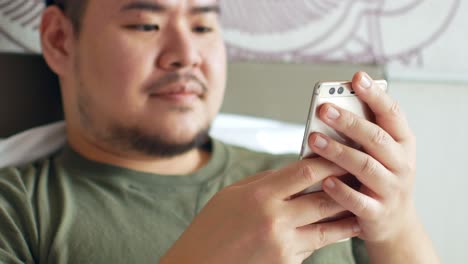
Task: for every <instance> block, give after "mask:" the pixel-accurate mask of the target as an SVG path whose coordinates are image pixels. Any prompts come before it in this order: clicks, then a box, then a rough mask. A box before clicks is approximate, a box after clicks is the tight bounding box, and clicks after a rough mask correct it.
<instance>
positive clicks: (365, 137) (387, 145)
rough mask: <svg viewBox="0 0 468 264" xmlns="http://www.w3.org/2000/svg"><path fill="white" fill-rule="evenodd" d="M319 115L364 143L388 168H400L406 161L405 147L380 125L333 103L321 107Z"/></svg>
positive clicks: (355, 139) (342, 131) (365, 148)
mask: <svg viewBox="0 0 468 264" xmlns="http://www.w3.org/2000/svg"><path fill="white" fill-rule="evenodd" d="M319 115H320V118H321V119H322V120H323V122H325V123H326V124H327V125H329V126H330V127H332V128H334V129H336V130H337V131H340V132H341V133H343V134H344V135H346V136H347V137H349V138H351V139H352V140H353V141H355V142H357V143H358V144H360V145H362V147H363V149H364V150H365V151H366V152H367V153H369V154H370V155H371V156H373V157H374V158H375V159H377V160H378V161H380V162H381V163H383V164H384V165H385V166H386V167H387V168H390V169H398V168H399V167H400V166H399V164H401V163H402V162H404V161H402V160H401V159H402V157H405V155H404V153H403V151H404V150H403V147H402V146H401V145H400V144H399V143H397V142H396V141H395V140H394V139H393V138H392V136H391V135H390V134H388V133H387V132H386V131H385V130H383V129H382V128H380V127H379V126H378V125H376V124H374V123H371V122H369V121H367V120H365V119H364V118H361V117H359V116H357V115H355V114H353V113H351V112H349V111H346V110H344V109H341V108H339V107H337V106H335V105H332V104H325V105H324V106H323V107H321V108H320V111H319Z"/></svg>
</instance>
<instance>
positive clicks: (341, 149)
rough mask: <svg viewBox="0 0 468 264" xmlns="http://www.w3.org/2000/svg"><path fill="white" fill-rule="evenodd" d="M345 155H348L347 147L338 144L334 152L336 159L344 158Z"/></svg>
mask: <svg viewBox="0 0 468 264" xmlns="http://www.w3.org/2000/svg"><path fill="white" fill-rule="evenodd" d="M345 155H346V152H345V148H344V147H343V146H341V145H336V147H335V153H334V158H335V160H344V159H345Z"/></svg>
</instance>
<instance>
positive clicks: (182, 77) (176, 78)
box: [146, 72, 208, 94]
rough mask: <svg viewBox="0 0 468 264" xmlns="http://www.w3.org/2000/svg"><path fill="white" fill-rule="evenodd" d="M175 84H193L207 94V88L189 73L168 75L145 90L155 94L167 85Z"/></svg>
mask: <svg viewBox="0 0 468 264" xmlns="http://www.w3.org/2000/svg"><path fill="white" fill-rule="evenodd" d="M177 82H194V83H196V84H197V85H199V86H200V87H201V88H202V91H203V94H205V93H207V92H208V87H207V86H206V84H205V83H203V82H202V81H201V80H200V79H199V78H198V77H197V76H195V75H193V74H190V73H184V74H182V73H177V72H173V73H169V74H167V75H165V76H163V77H161V78H160V79H159V80H157V81H155V82H154V83H152V84H150V85H149V86H148V88H147V89H146V91H147V92H157V91H158V90H159V89H162V88H164V87H166V86H168V85H171V84H173V83H177Z"/></svg>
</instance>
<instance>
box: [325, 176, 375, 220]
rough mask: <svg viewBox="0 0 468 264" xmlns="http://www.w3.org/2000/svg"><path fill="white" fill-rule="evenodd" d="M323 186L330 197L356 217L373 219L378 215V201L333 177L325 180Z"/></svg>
mask: <svg viewBox="0 0 468 264" xmlns="http://www.w3.org/2000/svg"><path fill="white" fill-rule="evenodd" d="M323 188H324V190H325V192H326V193H327V194H328V195H330V197H332V198H333V199H334V200H335V201H337V202H338V203H339V204H341V205H342V206H343V207H344V208H346V209H347V210H349V211H350V212H352V213H353V214H355V215H356V216H358V217H361V218H363V219H374V218H375V217H376V216H377V215H379V214H378V211H379V208H380V207H381V206H380V202H379V201H377V200H375V199H373V198H372V197H369V196H367V195H365V194H363V193H361V192H359V191H356V190H354V189H352V188H351V187H349V186H347V185H346V184H344V183H342V182H340V181H339V180H338V179H336V178H334V177H330V178H328V179H327V180H325V181H324V183H323Z"/></svg>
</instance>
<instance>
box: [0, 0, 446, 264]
mask: <svg viewBox="0 0 468 264" xmlns="http://www.w3.org/2000/svg"><path fill="white" fill-rule="evenodd" d="M218 13H219V7H218V4H217V1H216V0H140V1H136V0H99V1H97V0H87V1H72V0H62V1H55V2H54V3H51V5H50V6H49V7H48V8H47V9H46V10H45V12H44V14H43V20H42V25H41V43H42V47H43V55H44V57H45V59H46V61H47V63H48V64H49V66H50V67H51V68H52V70H53V71H54V72H55V73H57V75H58V76H59V78H60V83H61V89H62V94H63V102H64V110H65V119H66V124H67V139H68V144H67V146H66V147H64V148H63V149H62V150H61V151H59V152H58V153H56V154H54V155H52V156H51V157H48V158H45V159H44V160H41V161H38V162H36V163H34V164H30V165H28V166H24V167H20V168H8V169H5V170H3V171H1V172H0V190H1V191H0V209H1V210H0V222H1V225H0V261H2V262H4V263H157V262H158V261H159V262H160V263H163V264H165V263H301V262H303V261H304V263H356V262H357V263H365V262H367V261H368V260H370V262H372V263H425V264H426V263H438V260H437V257H436V254H435V253H434V250H433V248H432V245H431V243H430V240H429V238H428V237H427V235H426V233H425V232H424V230H423V228H422V225H421V223H420V221H419V220H418V219H417V216H416V212H415V209H414V205H413V200H412V194H411V193H412V183H413V178H414V174H415V172H414V170H415V168H414V166H415V165H414V164H415V140H414V138H413V136H412V133H411V131H410V130H409V128H408V126H407V124H406V121H405V119H404V117H403V115H402V113H401V112H400V111H399V110H398V107H397V104H396V103H395V102H394V101H393V100H392V99H391V98H390V97H388V96H387V95H385V94H383V93H382V92H379V89H374V86H373V82H372V80H371V79H370V78H369V76H368V75H367V74H365V73H358V74H356V75H355V76H354V79H353V87H354V89H355V91H356V93H357V95H358V96H359V97H361V98H362V99H363V100H364V101H365V102H367V103H368V104H369V106H370V107H371V109H372V110H373V111H374V112H375V114H376V117H377V125H374V124H371V123H369V122H366V121H364V120H361V119H359V118H356V117H355V116H353V115H352V114H350V113H349V112H346V111H344V110H342V109H339V108H338V107H336V106H332V105H326V106H324V107H322V108H321V112H320V116H321V118H322V119H323V120H324V122H326V123H327V124H328V125H330V126H331V127H333V128H335V129H337V130H339V131H341V132H343V133H344V134H346V135H348V136H350V137H352V138H353V139H354V140H356V141H357V142H359V143H361V144H362V145H363V146H364V149H365V150H366V153H368V154H366V153H364V152H360V151H357V150H353V149H350V148H347V147H345V146H342V145H340V144H338V143H337V142H335V141H333V140H331V139H330V138H327V137H326V136H324V135H317V134H315V135H312V136H311V138H310V145H311V147H312V148H313V149H314V151H315V152H317V153H319V154H320V155H321V156H322V157H323V158H315V159H309V160H303V161H299V162H297V161H295V159H296V157H291V156H271V155H267V154H264V153H256V152H252V151H248V150H245V149H241V148H237V147H233V146H228V145H225V144H223V143H221V142H218V141H216V140H213V139H210V138H209V137H208V136H207V131H208V129H209V126H210V123H211V121H212V120H213V118H214V117H215V115H216V114H217V112H218V111H219V108H220V105H221V102H222V98H223V93H224V87H225V81H226V54H225V47H224V44H223V40H222V34H221V28H220V25H219V21H218V19H219V17H218V16H219V14H218ZM347 173H352V174H353V175H355V176H356V177H357V179H358V180H359V181H360V182H361V183H362V187H361V188H360V189H359V190H354V189H352V188H350V187H348V186H347V185H345V184H344V183H343V182H342V181H340V180H338V179H339V177H340V176H342V175H345V174H347ZM321 181H323V186H324V190H325V191H324V192H319V193H313V194H307V195H302V196H298V195H296V194H298V193H299V192H301V191H302V190H304V189H305V188H307V187H309V186H311V185H313V184H315V183H317V182H321ZM345 211H350V212H352V213H353V216H350V217H346V218H343V219H340V220H336V221H332V222H320V220H322V219H324V218H327V217H330V216H333V215H336V214H337V213H340V212H345ZM353 237H359V238H361V239H362V240H360V239H357V238H353ZM347 238H353V239H350V240H346V241H344V242H340V241H342V240H344V239H347ZM363 241H364V242H363Z"/></svg>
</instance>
